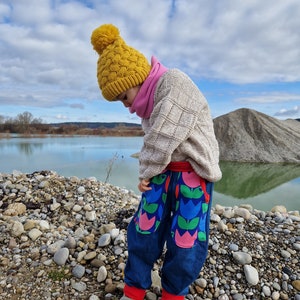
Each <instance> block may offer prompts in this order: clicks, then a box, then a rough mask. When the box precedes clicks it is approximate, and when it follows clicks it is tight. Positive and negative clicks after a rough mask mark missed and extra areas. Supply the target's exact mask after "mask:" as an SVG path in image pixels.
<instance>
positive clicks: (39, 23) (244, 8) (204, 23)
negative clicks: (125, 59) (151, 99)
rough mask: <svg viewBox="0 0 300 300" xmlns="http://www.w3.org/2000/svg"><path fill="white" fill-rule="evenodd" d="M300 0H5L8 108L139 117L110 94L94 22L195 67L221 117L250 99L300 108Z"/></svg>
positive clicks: (161, 56)
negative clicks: (100, 71) (100, 73)
mask: <svg viewBox="0 0 300 300" xmlns="http://www.w3.org/2000/svg"><path fill="white" fill-rule="evenodd" d="M299 16H300V1H299V0H278V1H274V0H264V1H262V0H243V1H240V0H214V1H210V0H206V1H204V0H156V1H153V0H143V1H138V0H1V3H0V116H2V117H4V118H14V117H16V116H17V115H18V114H21V113H23V112H30V113H31V114H32V115H33V117H34V118H40V119H42V121H43V122H44V123H53V122H55V123H57V122H133V123H140V119H139V118H138V117H137V116H136V115H135V114H130V113H129V112H128V110H127V109H126V108H124V107H123V105H122V103H120V102H114V103H111V102H108V101H106V100H104V99H103V97H102V95H101V92H100V90H99V87H98V82H97V77H96V72H97V68H96V64H97V59H98V54H97V53H96V52H95V51H94V50H93V47H92V45H91V43H90V37H91V33H92V31H93V30H94V29H95V28H97V27H98V26H100V25H102V24H106V23H109V24H114V25H115V26H117V27H118V28H119V30H120V34H121V36H122V37H123V39H124V40H125V42H126V43H127V44H128V45H130V46H132V47H134V48H136V49H138V50H139V51H140V52H142V53H143V54H144V55H145V56H146V57H147V59H149V62H150V60H151V56H153V55H154V56H156V57H157V58H158V60H159V61H160V62H161V63H162V64H163V65H165V66H166V67H167V68H177V69H180V70H182V71H184V72H185V73H186V74H188V75H189V76H190V77H191V78H192V80H193V81H194V82H195V83H196V85H197V86H198V87H199V89H200V90H201V92H202V93H203V94H204V96H205V97H206V99H207V101H208V103H209V106H210V110H211V114H212V117H213V118H216V117H218V116H221V115H224V114H227V113H229V112H232V111H234V110H236V109H239V108H249V109H253V110H256V111H259V112H262V113H265V114H267V115H269V116H272V117H275V118H278V119H288V118H293V119H294V118H300V33H299V28H300V18H299Z"/></svg>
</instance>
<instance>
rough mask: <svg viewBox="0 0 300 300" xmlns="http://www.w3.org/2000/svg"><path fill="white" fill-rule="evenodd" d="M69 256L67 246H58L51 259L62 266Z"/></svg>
mask: <svg viewBox="0 0 300 300" xmlns="http://www.w3.org/2000/svg"><path fill="white" fill-rule="evenodd" d="M68 257H69V249H68V248H65V247H64V248H60V249H58V250H57V251H56V252H55V254H54V257H53V260H54V262H55V263H56V264H58V265H59V266H63V265H64V264H65V263H66V262H67V259H68Z"/></svg>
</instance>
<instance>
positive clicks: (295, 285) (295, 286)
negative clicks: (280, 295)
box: [292, 279, 300, 291]
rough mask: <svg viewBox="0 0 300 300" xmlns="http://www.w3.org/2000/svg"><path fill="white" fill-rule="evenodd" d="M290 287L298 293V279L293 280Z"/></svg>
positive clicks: (299, 289) (299, 285)
mask: <svg viewBox="0 0 300 300" xmlns="http://www.w3.org/2000/svg"><path fill="white" fill-rule="evenodd" d="M292 286H293V287H294V288H295V289H296V290H297V291H300V279H299V280H294V281H293V282H292Z"/></svg>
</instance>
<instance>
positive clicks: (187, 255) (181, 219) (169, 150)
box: [91, 24, 221, 300]
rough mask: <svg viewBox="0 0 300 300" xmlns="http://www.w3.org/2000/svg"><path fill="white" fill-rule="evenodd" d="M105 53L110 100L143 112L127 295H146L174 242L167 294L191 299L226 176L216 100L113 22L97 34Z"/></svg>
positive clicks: (105, 90) (167, 264)
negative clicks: (213, 111) (129, 40)
mask: <svg viewBox="0 0 300 300" xmlns="http://www.w3.org/2000/svg"><path fill="white" fill-rule="evenodd" d="M91 42H92V45H93V47H94V49H95V50H96V51H97V52H98V54H99V59H98V72H97V77H98V83H99V87H100V89H101V91H102V95H103V97H104V98H105V99H107V100H108V101H117V100H119V101H121V102H122V103H123V104H124V106H125V107H128V109H129V111H130V112H131V113H136V114H137V115H138V116H139V117H140V118H141V119H142V127H143V130H144V132H145V135H144V143H143V146H142V149H141V151H140V156H139V180H140V182H139V184H138V187H139V190H140V191H141V192H142V196H141V202H140V205H139V208H138V210H137V212H136V213H135V215H134V217H133V219H132V221H131V222H130V224H129V226H128V231H127V239H128V253H129V255H128V260H127V264H126V268H125V279H124V280H125V288H124V296H123V297H122V299H133V300H142V299H144V296H145V293H146V289H148V288H149V287H150V286H151V270H152V267H153V264H154V263H155V262H156V260H157V259H158V258H159V257H160V256H161V254H162V252H163V249H164V246H165V245H166V249H167V251H166V254H165V259H164V263H163V267H162V271H161V272H162V276H161V280H162V288H163V289H162V299H163V300H176V299H178V300H179V299H184V296H185V295H186V294H187V293H188V287H189V285H190V284H191V283H193V281H194V280H195V279H196V278H197V277H198V275H199V272H200V270H201V268H202V266H203V263H204V261H205V259H206V255H207V248H208V238H209V221H210V208H211V203H212V191H213V182H216V181H218V180H219V179H220V178H221V171H220V168H219V149H218V143H217V140H216V137H215V134H214V129H213V122H212V118H211V115H210V110H209V108H208V104H207V101H206V99H205V98H204V96H203V95H202V93H201V92H200V91H199V89H198V88H197V87H196V85H195V84H194V83H193V82H192V81H191V79H190V78H189V77H188V76H187V75H186V74H184V73H182V72H181V71H179V70H177V69H167V68H166V67H164V66H163V65H162V64H161V63H160V62H159V61H158V60H157V59H156V58H155V57H152V59H151V65H150V64H149V63H148V61H147V59H146V58H145V56H144V55H143V54H141V53H140V52H139V51H137V50H136V49H134V48H132V47H130V46H128V45H127V44H126V43H125V42H124V40H123V39H122V37H121V36H120V34H119V30H118V28H116V27H115V26H114V25H112V24H104V25H102V26H100V27H98V28H97V29H95V30H94V31H93V33H92V36H91Z"/></svg>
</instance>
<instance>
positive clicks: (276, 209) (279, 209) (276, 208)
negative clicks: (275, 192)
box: [271, 205, 287, 214]
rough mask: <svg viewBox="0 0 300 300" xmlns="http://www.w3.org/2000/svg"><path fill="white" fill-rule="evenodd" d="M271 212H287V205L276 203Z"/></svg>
mask: <svg viewBox="0 0 300 300" xmlns="http://www.w3.org/2000/svg"><path fill="white" fill-rule="evenodd" d="M271 212H273V213H275V212H279V213H282V214H286V213H287V210H286V207H284V206H283V205H276V206H274V207H273V208H272V209H271Z"/></svg>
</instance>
